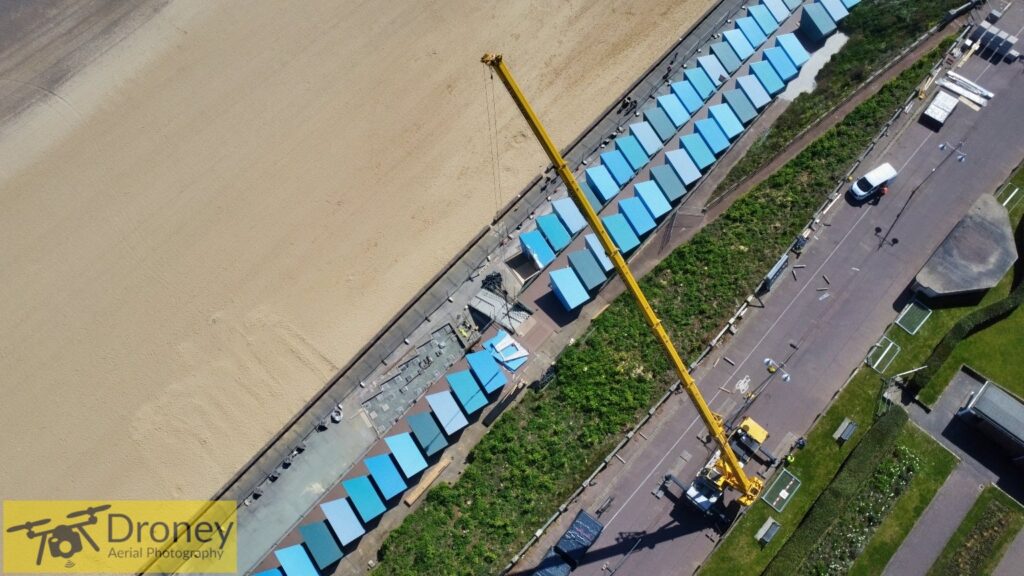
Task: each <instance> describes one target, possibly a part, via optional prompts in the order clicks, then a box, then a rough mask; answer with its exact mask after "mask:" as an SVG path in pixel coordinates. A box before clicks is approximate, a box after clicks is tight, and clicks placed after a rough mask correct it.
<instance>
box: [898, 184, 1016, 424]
mask: <svg viewBox="0 0 1024 576" xmlns="http://www.w3.org/2000/svg"><path fill="white" fill-rule="evenodd" d="M1007 185H1008V187H1009V189H1010V190H1012V189H1013V188H1016V187H1020V188H1022V189H1024V168H1021V169H1018V170H1017V172H1016V173H1015V174H1014V175H1013V177H1012V178H1011V179H1010V181H1009V182H1008V184H1007ZM1022 193H1024V190H1022V191H1021V192H1018V193H1017V196H1015V197H1014V201H1013V202H1012V203H1011V204H1010V208H1012V209H1011V210H1010V223H1011V224H1012V225H1013V226H1014V229H1017V228H1019V227H1020V226H1021V220H1022V217H1024V197H1021V194H1022ZM1006 196H1008V194H1006V193H1004V194H1000V196H999V198H1000V199H1003V198H1005V197H1006ZM1019 235H1020V232H1018V236H1019ZM1019 244H1020V240H1019V239H1018V245H1019ZM1022 270H1024V269H1022V268H1021V266H1020V265H1019V264H1018V266H1017V267H1016V268H1015V269H1011V270H1010V272H1008V273H1007V274H1006V276H1005V277H1003V279H1002V280H1001V281H1000V282H999V284H998V285H997V286H996V287H995V288H993V289H991V290H989V292H988V293H987V294H986V295H985V298H984V299H983V300H982V302H981V304H979V306H985V305H988V304H991V303H992V302H995V301H997V300H1000V299H1002V298H1005V297H1006V296H1007V294H1009V293H1010V289H1011V288H1012V287H1013V285H1014V284H1015V283H1019V282H1021V281H1022V280H1024V279H1022V278H1019V277H1018V276H1019V275H1020V274H1021V271H1022ZM974 309H975V307H961V308H949V309H944V310H936V311H935V313H934V314H932V317H931V318H930V319H929V320H928V322H927V323H925V325H924V327H922V329H921V331H920V332H918V335H917V336H909V335H908V334H906V333H905V332H903V331H902V330H900V329H899V328H896V327H894V328H893V329H891V330H890V332H896V331H899V332H900V333H901V336H903V337H905V338H902V340H901V342H903V341H912V340H913V339H915V338H918V337H920V338H919V341H918V342H916V343H915V344H914V346H915V350H918V349H920V348H927V352H926V353H925V354H924V355H923V356H921V357H920V361H922V362H923V361H924V360H925V359H926V358H927V357H928V355H929V354H930V353H931V350H932V348H934V347H935V345H936V344H938V342H939V340H941V339H942V337H943V336H944V335H945V333H946V332H947V331H948V330H949V328H950V327H951V326H952V325H953V324H954V323H955V322H956V321H957V320H959V319H960V318H961V317H963V316H964V315H965V314H967V313H968V312H970V311H972V310H974ZM1022 346H1024V307H1022V308H1018V309H1017V310H1016V311H1015V312H1013V313H1012V314H1010V316H1008V317H1007V318H1004V319H1003V320H1001V321H999V322H997V323H996V324H994V325H992V326H989V327H988V328H986V329H984V330H981V331H979V332H977V333H975V334H972V335H970V336H969V337H967V338H965V339H964V340H963V341H961V342H960V343H959V344H957V346H956V348H955V349H954V350H953V353H952V354H951V355H950V356H949V358H948V359H947V360H946V361H945V362H944V363H943V364H942V367H941V368H940V369H939V370H938V372H936V373H935V377H934V378H932V380H931V382H930V383H928V384H927V385H926V386H925V387H924V388H923V389H922V390H921V391H920V392H919V393H918V395H917V399H918V400H919V401H920V402H922V403H924V404H926V405H929V406H930V405H932V404H934V403H935V402H936V401H937V400H938V399H939V396H941V395H942V391H943V390H945V389H946V384H948V383H949V380H950V379H951V378H952V377H953V375H954V374H955V373H956V371H957V370H958V369H959V368H960V365H961V364H969V365H970V366H971V367H973V368H974V369H976V370H978V371H979V372H981V373H982V374H984V375H985V376H987V377H989V378H991V379H992V380H995V381H996V382H998V383H999V384H1000V385H1001V386H1003V387H1005V388H1007V389H1009V390H1011V391H1013V392H1014V393H1016V394H1017V395H1018V396H1024V364H1022V363H1020V362H1018V361H1016V360H1017V356H1016V354H1018V353H1019V351H1020V350H1022V349H1024V348H1022ZM914 358H915V359H916V358H917V356H916V354H915V356H914ZM890 372H893V373H895V372H894V371H892V370H890Z"/></svg>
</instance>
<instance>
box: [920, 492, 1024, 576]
mask: <svg viewBox="0 0 1024 576" xmlns="http://www.w3.org/2000/svg"><path fill="white" fill-rule="evenodd" d="M1022 526H1024V509H1022V508H1021V506H1020V504H1018V503H1017V502H1015V501H1014V500H1013V499H1012V498H1010V497H1009V496H1007V495H1006V494H1005V493H1003V492H1002V491H1001V490H999V489H998V488H995V487H993V486H990V487H988V488H986V489H985V491H984V492H982V493H981V495H980V496H978V501H977V502H975V503H974V506H972V507H971V510H970V511H969V512H968V513H967V516H966V517H965V518H964V521H963V522H962V523H961V524H960V527H959V528H957V531H956V532H955V533H954V534H953V536H952V537H951V538H950V539H949V542H947V543H946V547H945V548H944V549H943V551H942V555H940V556H939V559H938V560H936V561H935V564H933V565H932V567H931V569H930V570H929V571H928V576H947V575H948V576H959V575H961V574H989V573H991V572H992V570H994V569H995V567H996V566H998V565H999V560H1000V559H1001V558H1002V557H1003V554H1004V553H1005V552H1006V547H1007V546H1009V545H1010V542H1011V541H1012V540H1013V538H1014V536H1016V534H1017V532H1019V531H1020V529H1021V527H1022Z"/></svg>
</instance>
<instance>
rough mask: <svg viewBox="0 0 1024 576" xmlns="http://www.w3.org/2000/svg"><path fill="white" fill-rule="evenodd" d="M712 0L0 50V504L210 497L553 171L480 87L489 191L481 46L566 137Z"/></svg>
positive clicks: (213, 8) (492, 8)
mask: <svg viewBox="0 0 1024 576" xmlns="http://www.w3.org/2000/svg"><path fill="white" fill-rule="evenodd" d="M43 4H46V2H43ZM82 4H83V3H74V2H68V3H65V2H53V3H52V6H53V9H52V10H41V11H40V12H39V15H38V18H45V19H47V20H46V21H47V22H71V21H74V19H75V18H80V17H82V16H81V15H80V14H79V15H78V16H76V14H77V12H75V7H76V6H77V7H78V10H81V6H82ZM712 4H713V2H712V1H711V0H683V1H680V0H637V1H635V2H628V3H621V2H613V1H607V0H597V1H582V0H574V1H571V2H557V3H555V2H526V1H522V2H490V1H488V2H480V1H478V0H448V1H444V2H439V1H424V2H357V1H348V0H331V1H303V2H288V3H286V2H273V1H269V0H263V1H257V2H251V1H249V2H242V1H236V0H217V1H215V2H211V1H207V0H181V1H173V2H170V3H169V4H167V5H165V6H162V7H159V6H157V5H156V4H150V5H146V6H145V10H148V11H150V13H148V14H146V15H145V17H137V18H135V17H128V16H125V17H123V18H122V17H118V18H117V19H116V22H114V24H116V25H114V24H103V25H99V24H97V25H89V26H84V25H83V26H81V27H78V28H75V29H74V30H77V32H76V33H71V32H68V31H67V29H65V28H64V27H62V26H56V25H54V26H47V27H46V32H45V34H47V35H48V36H46V37H45V38H49V39H48V40H45V38H42V39H40V40H39V44H38V46H36V47H35V48H34V49H33V52H32V53H33V54H35V55H36V56H34V57H33V59H25V60H24V61H20V60H19V61H18V62H14V63H13V64H11V63H12V62H13V60H12V59H13V58H14V56H12V54H16V52H5V51H0V56H2V57H3V58H2V59H0V60H2V61H3V62H4V64H3V65H0V99H2V100H0V112H3V113H2V114H0V119H4V122H3V124H2V126H0V159H2V160H0V270H3V278H4V280H3V282H0V318H3V326H4V329H3V331H2V333H0V390H2V393H3V395H2V399H0V422H2V430H3V441H2V442H0V461H3V462H4V466H2V467H0V487H2V488H0V490H2V493H0V497H2V498H17V499H94V498H97V499H98V498H116V499H143V498H160V499H170V498H196V499H202V498H206V497H209V496H210V495H211V494H213V492H214V491H215V490H217V489H218V488H220V487H221V485H222V484H223V483H224V482H225V481H226V480H227V479H228V478H229V477H230V476H231V475H232V474H233V473H234V472H235V471H236V470H237V469H238V468H239V467H240V466H241V465H242V464H243V463H245V461H246V460H247V459H248V458H249V457H250V456H251V455H252V454H253V452H254V451H255V450H257V449H258V448H259V447H260V446H262V445H263V444H264V442H265V441H266V440H267V439H268V438H269V437H270V436H271V435H272V434H273V433H274V432H276V431H277V430H278V429H279V428H280V426H282V425H283V423H284V422H285V421H287V419H288V418H289V417H290V416H291V415H293V414H294V412H295V411H296V410H298V409H299V408H300V407H301V406H302V405H303V404H304V403H305V401H306V400H307V399H308V398H309V397H310V396H311V395H312V394H314V393H315V392H316V391H317V390H318V389H320V388H321V386H323V384H324V383H325V382H326V381H327V379H328V378H329V377H330V376H331V375H332V374H334V373H335V371H336V370H337V369H338V367H339V366H342V365H344V364H345V362H346V361H348V360H349V359H350V358H351V356H352V355H353V354H354V353H355V352H356V351H357V350H358V349H359V348H360V346H362V345H363V344H364V343H365V341H366V340H367V339H368V338H369V337H371V336H372V335H373V334H374V333H375V332H376V331H377V330H379V329H380V328H381V326H382V325H383V324H384V322H385V321H386V320H387V319H388V318H390V317H391V316H392V315H393V314H394V313H395V312H396V311H397V310H398V309H400V308H401V306H402V305H403V304H404V303H405V302H406V301H407V300H408V299H409V298H410V297H412V295H413V294H415V292H416V291H417V290H418V289H419V288H420V287H421V286H422V285H423V284H424V283H425V282H426V281H427V280H428V279H429V278H430V277H431V276H432V275H433V274H434V273H436V272H437V271H438V269H439V268H440V267H441V266H442V265H443V264H444V263H445V262H446V261H447V260H448V259H449V258H450V257H451V256H452V255H453V254H454V253H455V252H456V251H457V250H458V249H459V248H461V247H462V246H463V245H464V244H465V243H466V242H467V241H468V240H469V239H470V238H471V237H472V236H473V235H474V234H475V233H476V232H477V231H479V230H480V228H481V227H482V226H484V225H486V224H487V223H488V222H489V221H490V219H491V218H492V216H493V215H494V213H495V212H496V210H497V209H498V207H499V206H502V205H504V204H505V203H506V202H508V200H509V199H510V198H511V197H512V196H513V195H514V194H516V193H517V192H518V191H519V190H520V188H522V186H523V185H524V184H525V183H526V182H528V181H529V180H530V179H531V178H532V177H533V176H534V175H535V174H536V173H537V172H538V171H539V170H540V169H542V168H543V166H544V164H545V161H544V158H543V156H542V154H541V151H540V149H539V147H538V146H537V145H536V143H535V142H534V140H533V138H532V136H530V135H529V133H528V129H527V128H526V125H525V124H524V123H523V122H522V121H521V119H520V118H519V115H518V112H517V111H516V110H515V107H514V105H513V104H512V102H511V101H510V100H509V98H508V97H507V95H506V94H505V93H504V91H503V89H502V88H501V86H500V83H498V82H496V83H495V87H496V99H495V103H496V111H497V113H496V117H495V121H494V125H495V126H496V127H497V141H498V142H497V143H498V147H499V149H500V154H499V156H500V166H499V167H498V168H499V169H500V182H501V188H500V190H498V189H496V186H495V181H496V180H497V179H496V178H495V177H494V174H493V171H492V170H493V168H494V164H493V162H492V154H491V140H490V139H491V135H490V132H489V128H488V127H489V125H490V123H491V122H490V120H489V117H488V112H487V97H486V94H487V90H489V88H488V83H489V82H490V80H489V73H488V72H487V70H486V68H485V67H484V66H483V65H482V64H480V63H479V57H480V55H481V54H482V53H483V52H485V51H500V52H503V53H504V54H505V56H506V58H507V61H508V62H509V64H510V66H512V68H513V70H514V71H515V73H516V75H517V78H518V80H519V82H520V84H521V85H522V86H523V88H524V90H525V91H526V92H527V94H528V95H529V97H530V98H531V100H532V102H533V104H534V107H535V108H536V109H537V110H538V112H539V113H540V115H541V116H542V118H543V119H544V120H545V122H546V123H547V126H548V128H549V131H550V132H551V134H552V136H553V137H554V139H555V140H556V141H557V142H559V143H563V144H565V143H568V142H569V141H570V140H571V139H572V138H573V137H574V136H576V135H577V134H578V133H579V132H580V131H581V130H582V129H583V128H584V127H585V126H586V125H587V124H588V123H589V122H590V121H591V120H593V119H594V118H595V117H596V116H597V115H598V114H599V113H600V112H601V111H602V110H603V109H604V107H606V106H608V105H609V104H611V103H612V101H613V100H614V99H615V98H616V96H617V95H618V94H620V93H621V92H622V90H624V89H625V88H626V87H627V86H628V85H629V84H630V83H631V82H632V81H633V80H634V79H635V78H636V77H637V76H638V75H639V74H640V73H641V72H642V71H643V70H644V69H646V67H647V66H649V65H650V64H651V63H652V62H653V61H654V59H655V58H656V57H657V56H659V55H660V54H661V53H662V52H664V51H665V50H666V49H667V48H668V47H669V46H670V45H671V44H672V43H674V42H675V41H676V40H677V39H678V38H679V36H680V35H681V34H682V33H684V32H685V31H686V30H687V29H688V28H689V27H690V26H691V25H692V24H693V23H694V22H695V21H696V20H697V19H698V18H699V17H700V16H701V15H702V14H703V13H704V12H705V11H706V10H707V9H708V8H709V7H710V6H711V5H712ZM89 5H90V6H94V7H95V6H103V5H105V6H107V7H108V8H106V9H107V10H118V9H122V8H123V3H119V2H105V3H103V4H95V3H89ZM140 6H141V4H140ZM158 8H159V9H158ZM140 9H142V8H140ZM10 10H11V8H10V6H5V5H2V4H0V19H10V18H13V16H12V14H13V12H11V11H10ZM97 10H99V8H97ZM90 17H95V16H90ZM104 22H106V21H104ZM15 25H17V26H21V24H17V23H12V22H11V21H8V23H7V26H8V27H11V26H15ZM2 29H3V25H0V30H2ZM89 35H92V36H93V37H95V38H99V39H101V40H102V39H114V40H116V42H106V43H103V42H99V43H98V44H95V45H94V47H95V46H98V48H95V49H94V50H93V51H92V52H88V53H89V54H90V56H89V58H88V59H86V61H84V62H82V61H78V60H75V59H74V58H71V59H69V58H63V59H61V58H57V56H60V55H61V54H64V55H65V56H66V55H67V54H69V53H72V52H73V53H74V54H85V53H86V52H85V51H84V49H83V51H75V46H77V44H76V43H79V42H81V41H83V38H84V39H87V38H88V37H89ZM44 40H45V41H44ZM69 43H70V44H69ZM48 51H50V52H48ZM48 53H52V54H53V55H54V57H53V58H50V59H47V58H45V57H44V56H45V55H46V54H48ZM55 62H63V63H64V64H62V65H64V66H66V69H64V68H62V69H61V73H60V74H52V75H50V76H46V75H43V76H32V75H31V73H32V71H33V70H35V72H36V73H39V72H40V71H41V70H42V71H45V70H52V67H53V66H55V65H56V64H55ZM7 64H11V65H7ZM14 64H16V65H14ZM38 78H41V80H38ZM27 82H30V83H31V84H40V83H41V85H42V88H40V89H39V90H35V89H30V90H29V92H33V93H34V95H33V96H32V97H31V99H30V100H31V106H27V105H23V104H24V102H28V100H25V98H26V94H27V93H28V92H25V89H24V85H25V83H27ZM19 83H20V84H19ZM15 86H20V87H21V88H19V89H18V90H15V88H14V87H15ZM19 90H20V92H19Z"/></svg>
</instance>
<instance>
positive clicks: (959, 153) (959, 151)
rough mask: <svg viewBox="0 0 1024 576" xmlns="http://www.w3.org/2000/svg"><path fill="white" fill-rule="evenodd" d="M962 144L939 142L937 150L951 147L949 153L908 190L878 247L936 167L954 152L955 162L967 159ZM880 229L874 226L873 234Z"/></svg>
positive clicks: (932, 174)
mask: <svg viewBox="0 0 1024 576" xmlns="http://www.w3.org/2000/svg"><path fill="white" fill-rule="evenodd" d="M964 144H966V142H964V141H963V140H961V141H959V142H957V144H956V146H953V145H952V144H950V143H949V142H943V143H942V144H939V150H943V151H945V150H946V149H949V148H952V150H950V151H949V154H946V156H945V157H944V158H943V159H942V160H940V161H939V163H938V164H936V165H935V167H934V168H932V171H931V172H929V173H928V175H927V176H925V177H924V180H921V182H920V183H919V184H918V185H917V186H915V187H914V189H913V190H911V191H910V194H909V195H907V200H906V202H904V203H903V206H902V207H901V208H900V211H899V212H897V213H896V218H895V219H894V220H893V221H892V224H890V225H889V229H888V230H886V231H885V234H884V235H883V236H882V239H881V240H879V242H878V248H879V249H881V247H882V246H885V243H886V241H888V240H889V234H891V233H892V230H893V228H895V227H896V223H897V222H899V220H900V217H901V216H903V212H905V211H906V209H907V206H910V201H911V200H913V199H914V195H915V194H917V191H918V190H920V189H921V187H922V186H924V185H925V183H926V182H928V181H929V180H930V179H931V177H932V176H934V175H935V172H936V171H938V169H939V168H941V167H942V165H943V164H945V163H946V161H947V160H949V159H950V158H951V157H952V156H953V154H954V153H955V154H956V161H957V162H963V161H964V160H967V153H966V152H964ZM881 231H882V228H881V227H880V226H879V227H877V228H875V234H878V233H879V232H881ZM897 242H898V240H897V239H896V238H893V240H892V243H893V244H894V245H895V244H896V243H897Z"/></svg>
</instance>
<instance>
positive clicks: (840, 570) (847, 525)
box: [798, 445, 921, 575]
mask: <svg viewBox="0 0 1024 576" xmlns="http://www.w3.org/2000/svg"><path fill="white" fill-rule="evenodd" d="M920 466H921V459H920V458H919V457H918V456H917V454H915V453H913V452H912V451H911V450H910V449H909V448H907V447H906V446H903V445H899V446H896V447H895V449H894V450H893V451H892V453H891V454H890V455H889V456H888V457H887V458H886V459H885V460H883V461H882V463H881V464H880V465H879V466H878V468H877V469H875V473H874V474H873V475H872V477H871V481H870V482H869V483H868V484H866V485H865V486H864V489H863V490H862V491H861V492H860V493H859V494H857V495H856V497H855V499H854V501H853V502H852V503H848V504H847V507H846V510H845V511H844V512H843V513H842V514H841V515H840V516H839V518H837V519H836V521H835V523H834V524H833V525H832V527H831V528H830V529H829V530H828V531H827V532H826V533H825V534H824V535H823V536H822V538H821V540H819V541H818V544H817V546H815V547H814V549H813V550H811V553H810V554H808V555H807V558H806V559H805V560H804V562H803V564H802V565H801V566H800V570H799V572H798V574H812V575H824V574H845V573H846V572H847V570H849V568H850V566H851V565H852V564H853V562H854V560H856V559H857V557H858V556H859V555H860V553H861V551H863V550H864V546H865V545H866V544H867V542H868V540H870V539H871V536H872V535H873V534H874V532H875V530H876V529H877V528H878V526H879V525H880V524H881V523H882V521H883V520H884V519H885V518H886V516H887V515H888V514H889V512H890V511H891V510H892V507H893V504H895V503H896V501H897V500H898V499H899V497H900V496H902V495H903V493H904V492H905V491H906V489H907V487H908V486H909V485H910V480H911V479H912V478H913V477H914V474H915V473H916V472H917V470H918V469H919V468H920Z"/></svg>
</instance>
